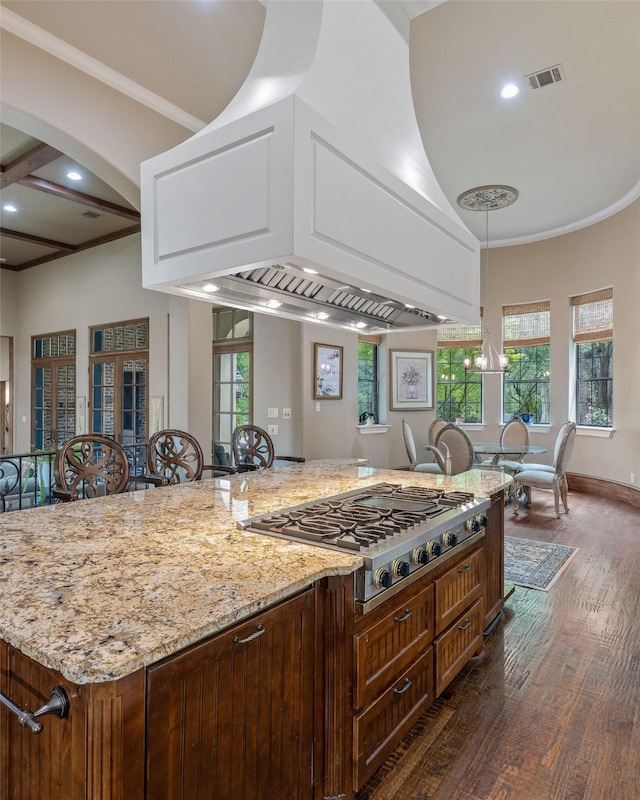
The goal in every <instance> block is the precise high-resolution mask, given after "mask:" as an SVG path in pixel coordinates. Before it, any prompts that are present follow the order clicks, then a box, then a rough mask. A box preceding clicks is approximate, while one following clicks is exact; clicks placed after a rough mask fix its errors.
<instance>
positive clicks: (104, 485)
mask: <svg viewBox="0 0 640 800" xmlns="http://www.w3.org/2000/svg"><path fill="white" fill-rule="evenodd" d="M54 474H55V480H56V486H55V487H54V488H53V490H52V493H53V496H54V497H56V498H57V499H58V500H63V501H69V500H78V499H79V498H80V497H98V496H100V495H105V494H119V493H120V492H124V491H125V490H126V489H127V484H128V483H129V461H128V460H127V455H126V453H125V451H124V448H123V447H122V445H120V444H118V443H117V442H116V441H114V440H113V439H110V438H109V437H108V436H102V435H101V434H97V433H93V434H86V435H83V436H74V437H73V438H72V439H69V440H68V441H66V442H64V443H63V444H62V445H61V446H60V447H59V448H58V452H57V453H56V460H55V466H54Z"/></svg>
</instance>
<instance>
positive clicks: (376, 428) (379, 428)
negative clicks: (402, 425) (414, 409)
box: [358, 425, 391, 436]
mask: <svg viewBox="0 0 640 800" xmlns="http://www.w3.org/2000/svg"><path fill="white" fill-rule="evenodd" d="M390 428H391V425H358V430H359V431H360V433H361V435H362V436H365V435H370V434H372V433H387V431H388V430H389V429H390Z"/></svg>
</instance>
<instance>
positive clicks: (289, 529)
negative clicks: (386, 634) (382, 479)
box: [238, 483, 490, 603]
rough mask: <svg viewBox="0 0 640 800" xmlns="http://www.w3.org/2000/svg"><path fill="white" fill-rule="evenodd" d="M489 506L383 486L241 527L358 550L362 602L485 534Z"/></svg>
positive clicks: (460, 495)
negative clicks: (360, 564)
mask: <svg viewBox="0 0 640 800" xmlns="http://www.w3.org/2000/svg"><path fill="white" fill-rule="evenodd" d="M489 505H490V501H489V499H488V498H478V497H474V496H473V495H472V494H468V493H465V492H443V491H440V490H437V489H427V488H425V487H421V486H400V485H399V484H393V483H378V484H375V485H373V486H368V487H366V488H364V489H356V490H354V491H351V492H345V493H344V494H339V495H333V496H331V497H326V498H322V499H321V500H316V501H314V502H311V503H304V504H302V505H298V506H293V507H291V508H286V509H283V510H281V511H277V512H275V513H272V514H266V515H262V516H257V517H252V518H250V519H247V520H243V521H242V522H239V523H238V524H239V526H240V527H242V528H244V529H246V530H249V531H254V532H256V533H262V534H267V535H269V536H277V537H279V538H282V539H287V540H289V541H297V542H301V543H304V544H310V545H317V546H319V547H324V548H329V549H332V550H338V551H344V550H345V549H346V550H350V551H354V552H357V553H358V554H359V555H361V556H362V558H363V559H364V570H363V571H362V574H360V575H358V576H357V579H356V600H358V601H360V602H363V603H364V602H367V601H369V600H370V599H371V598H373V597H376V596H379V595H382V594H383V593H384V592H386V591H388V590H389V589H391V588H392V587H394V586H397V585H398V584H399V582H400V581H402V580H403V579H405V578H407V577H408V576H409V575H412V574H413V573H415V572H417V571H418V570H422V571H426V569H428V568H429V565H432V564H433V563H434V562H435V561H436V560H437V559H442V558H443V557H446V556H447V554H448V553H449V551H451V550H452V549H453V548H455V547H457V546H459V545H461V544H462V543H463V542H468V541H469V540H470V538H471V537H473V536H475V537H476V538H479V536H480V535H482V534H483V529H484V526H485V525H486V516H485V512H486V510H487V509H488V508H489Z"/></svg>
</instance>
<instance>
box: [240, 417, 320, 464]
mask: <svg viewBox="0 0 640 800" xmlns="http://www.w3.org/2000/svg"><path fill="white" fill-rule="evenodd" d="M231 447H232V449H233V458H234V465H235V467H236V469H238V470H241V471H242V470H243V469H244V470H247V469H253V470H255V469H267V468H268V467H270V466H271V465H272V464H273V460H274V458H275V449H274V447H273V441H272V439H271V437H270V436H269V434H268V433H267V432H266V431H265V430H263V429H262V428H259V427H258V426H257V425H239V426H238V427H237V428H236V429H235V430H234V432H233V435H232V437H231ZM301 460H304V459H301Z"/></svg>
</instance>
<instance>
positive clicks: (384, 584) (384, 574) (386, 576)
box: [373, 569, 391, 589]
mask: <svg viewBox="0 0 640 800" xmlns="http://www.w3.org/2000/svg"><path fill="white" fill-rule="evenodd" d="M373 585H374V586H375V587H376V589H388V588H389V587H390V586H391V573H390V572H389V570H387V569H377V570H376V571H375V572H374V573H373Z"/></svg>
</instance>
